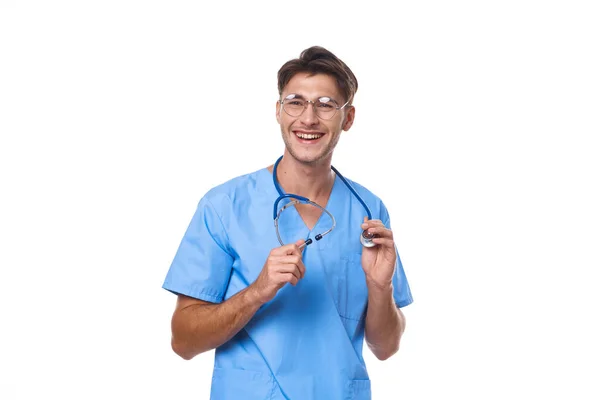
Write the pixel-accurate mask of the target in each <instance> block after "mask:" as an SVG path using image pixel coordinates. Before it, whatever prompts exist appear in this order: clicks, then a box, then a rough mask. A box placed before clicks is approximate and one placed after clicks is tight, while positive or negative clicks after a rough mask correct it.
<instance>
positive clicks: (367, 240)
mask: <svg viewBox="0 0 600 400" xmlns="http://www.w3.org/2000/svg"><path fill="white" fill-rule="evenodd" d="M282 158H283V156H281V157H279V158H278V159H277V161H276V162H275V165H274V166H273V184H274V185H275V188H276V189H277V192H279V197H278V198H277V200H275V204H274V205H273V220H274V221H275V232H276V233H277V239H278V240H279V243H280V244H281V245H282V246H283V245H284V243H283V240H281V236H280V234H279V216H280V215H281V213H282V212H283V211H284V210H285V209H286V208H288V207H291V206H293V205H295V204H310V205H312V206H315V207H317V208H319V209H321V210H322V211H323V212H324V213H325V214H327V215H328V216H329V218H331V223H332V224H331V228H329V229H327V230H326V231H324V232H322V233H318V234H316V235H315V240H317V241H319V240H321V239H323V237H324V236H325V235H327V234H328V233H330V232H331V231H332V230H333V228H335V218H334V217H333V215H332V214H331V213H330V212H329V211H327V210H326V209H325V208H324V207H321V206H320V205H318V204H317V203H315V202H314V201H311V200H309V199H308V198H306V197H303V196H299V195H297V194H284V193H283V191H282V190H281V187H280V186H279V183H278V182H277V165H279V162H280V161H281V159H282ZM331 169H332V170H333V172H335V174H336V175H337V176H338V177H339V178H340V179H341V180H342V182H344V184H345V185H346V186H347V187H348V189H350V192H352V194H353V195H354V197H356V199H357V200H358V201H359V202H360V204H362V206H363V207H364V209H365V211H366V212H367V217H368V219H369V220H370V219H371V210H369V207H368V206H367V204H366V203H365V202H364V201H363V199H362V198H361V197H360V196H359V194H358V193H356V190H354V188H353V187H352V186H351V185H350V182H348V181H347V180H346V178H344V177H343V176H342V174H340V172H339V171H338V170H337V169H335V168H334V166H333V165H332V166H331ZM288 198H289V199H292V200H290V202H289V203H287V204H286V205H284V206H283V207H281V209H279V210H277V205H278V204H279V202H280V201H281V200H283V199H288ZM374 237H375V235H372V234H370V233H369V232H367V231H366V230H363V231H362V233H361V235H360V242H361V243H362V245H363V246H365V247H373V246H375V243H373V240H372V239H373V238H374ZM312 242H313V240H312V239H311V238H308V239H306V240H305V241H304V243H303V244H302V245H300V248H301V249H302V248H303V247H304V246H308V245H309V244H311V243H312Z"/></svg>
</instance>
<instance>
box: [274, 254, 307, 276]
mask: <svg viewBox="0 0 600 400" xmlns="http://www.w3.org/2000/svg"><path fill="white" fill-rule="evenodd" d="M289 257H291V258H292V259H290V261H289V262H281V263H278V265H277V266H275V268H274V271H275V272H276V273H279V274H294V275H295V276H296V277H297V278H298V279H302V277H303V276H304V273H303V271H302V269H301V268H300V266H299V265H298V264H297V263H296V262H295V260H293V257H294V256H289Z"/></svg>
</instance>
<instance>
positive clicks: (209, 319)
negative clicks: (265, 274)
mask: <svg viewBox="0 0 600 400" xmlns="http://www.w3.org/2000/svg"><path fill="white" fill-rule="evenodd" d="M262 304H263V303H262V302H261V301H260V300H259V298H258V296H257V295H256V294H255V293H254V291H253V290H252V289H251V288H250V287H249V288H247V289H244V290H243V291H240V292H239V293H237V294H235V295H234V296H232V297H231V298H229V299H227V300H225V301H224V302H222V303H220V304H191V305H189V306H187V307H184V308H182V309H180V310H177V311H176V312H175V313H174V314H173V319H172V322H171V325H172V326H171V328H172V333H173V337H172V341H171V344H172V347H173V350H174V351H175V353H177V354H178V355H179V356H181V357H182V358H184V359H186V360H189V359H192V358H193V357H195V356H196V355H198V354H200V353H203V352H205V351H209V350H212V349H214V348H216V347H218V346H220V345H222V344H223V343H225V342H227V341H228V340H229V339H231V338H232V337H233V336H235V334H236V333H238V332H239V331H240V330H241V329H242V328H243V327H244V326H245V325H246V324H247V323H248V321H250V319H251V318H252V317H253V316H254V314H255V313H256V312H257V311H258V309H259V308H260V306H261V305H262Z"/></svg>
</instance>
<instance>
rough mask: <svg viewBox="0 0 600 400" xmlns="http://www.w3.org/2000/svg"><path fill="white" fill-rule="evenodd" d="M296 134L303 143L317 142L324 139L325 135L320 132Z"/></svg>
mask: <svg viewBox="0 0 600 400" xmlns="http://www.w3.org/2000/svg"><path fill="white" fill-rule="evenodd" d="M294 134H295V135H296V137H297V138H298V139H300V140H301V141H302V142H315V141H317V140H319V139H320V138H322V137H323V134H322V133H320V132H311V133H308V132H294Z"/></svg>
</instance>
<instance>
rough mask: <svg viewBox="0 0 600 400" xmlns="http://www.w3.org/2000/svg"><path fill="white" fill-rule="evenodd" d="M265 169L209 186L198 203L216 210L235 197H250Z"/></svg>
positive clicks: (221, 208) (228, 203) (257, 188)
mask: <svg viewBox="0 0 600 400" xmlns="http://www.w3.org/2000/svg"><path fill="white" fill-rule="evenodd" d="M266 172H267V171H266V170H265V169H264V168H263V169H259V170H256V171H252V172H249V173H246V174H243V175H239V176H236V177H233V178H231V179H229V180H227V181H225V182H223V183H221V184H219V185H216V186H214V187H212V188H210V189H209V190H208V191H207V192H206V193H205V194H204V195H203V196H202V198H201V199H200V202H199V203H200V205H202V204H205V205H210V206H212V207H214V208H215V209H216V210H223V209H224V208H227V207H229V206H230V205H231V204H232V202H233V201H234V200H235V199H243V198H248V197H251V196H252V194H253V193H254V192H256V191H257V190H259V187H260V184H261V181H262V179H264V174H265V173H266Z"/></svg>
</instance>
